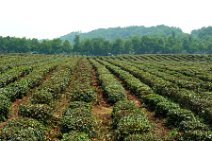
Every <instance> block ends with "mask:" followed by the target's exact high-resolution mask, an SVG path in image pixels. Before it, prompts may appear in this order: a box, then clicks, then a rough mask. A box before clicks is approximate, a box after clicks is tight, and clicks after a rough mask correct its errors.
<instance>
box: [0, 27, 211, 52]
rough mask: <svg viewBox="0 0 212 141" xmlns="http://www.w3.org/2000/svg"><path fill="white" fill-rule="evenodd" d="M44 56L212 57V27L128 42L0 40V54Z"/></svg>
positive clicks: (121, 39)
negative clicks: (156, 54) (166, 55)
mask: <svg viewBox="0 0 212 141" xmlns="http://www.w3.org/2000/svg"><path fill="white" fill-rule="evenodd" d="M29 52H35V53H44V54H61V53H63V54H82V55H111V54H112V55H116V54H154V53H162V54H168V53H207V54H211V53H212V27H208V28H202V29H200V30H194V31H193V32H192V34H185V33H183V34H179V33H175V32H174V31H173V32H172V34H169V35H166V36H164V35H145V36H133V37H128V38H116V39H114V40H106V39H105V38H88V39H80V35H76V36H75V38H74V41H73V42H69V41H67V40H65V41H62V40H61V39H59V38H58V39H53V40H42V41H39V40H37V39H26V38H15V37H0V53H29Z"/></svg>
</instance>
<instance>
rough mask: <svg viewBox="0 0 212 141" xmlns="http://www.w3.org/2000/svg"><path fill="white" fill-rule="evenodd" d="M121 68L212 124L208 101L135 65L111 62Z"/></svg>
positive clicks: (210, 107)
mask: <svg viewBox="0 0 212 141" xmlns="http://www.w3.org/2000/svg"><path fill="white" fill-rule="evenodd" d="M111 63H114V64H115V65H118V66H119V67H120V68H122V69H124V70H126V71H129V72H130V73H131V74H133V75H134V76H136V77H137V78H139V79H140V80H141V81H142V82H144V83H145V84H147V85H149V86H151V87H152V88H153V89H154V90H155V91H156V92H157V93H158V94H160V95H163V96H166V97H169V98H170V99H172V100H173V101H175V102H177V103H180V104H181V105H182V106H184V107H186V108H189V109H190V110H192V111H194V112H196V113H197V114H198V115H200V116H201V117H202V118H204V119H205V121H208V122H210V123H211V122H212V104H211V102H210V100H208V99H200V98H199V97H198V96H197V95H195V94H193V93H192V92H191V91H188V90H185V89H180V88H178V87H176V86H174V85H173V84H172V83H170V82H167V81H165V80H163V79H161V78H159V77H156V76H154V75H151V74H150V73H148V72H144V71H142V70H139V69H138V68H136V67H134V66H133V65H129V64H124V63H120V62H114V61H113V62H111Z"/></svg>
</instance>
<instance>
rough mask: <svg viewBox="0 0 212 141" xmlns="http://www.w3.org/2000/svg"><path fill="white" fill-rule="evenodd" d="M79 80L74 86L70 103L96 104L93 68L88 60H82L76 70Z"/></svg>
mask: <svg viewBox="0 0 212 141" xmlns="http://www.w3.org/2000/svg"><path fill="white" fill-rule="evenodd" d="M75 71H76V72H77V74H76V76H75V77H77V79H76V80H75V83H74V86H73V88H74V89H73V92H72V93H73V94H71V95H70V101H85V102H95V101H96V92H95V89H94V87H93V86H92V66H91V65H90V63H89V62H88V61H87V60H86V59H82V60H81V61H80V64H78V66H77V67H76V68H75Z"/></svg>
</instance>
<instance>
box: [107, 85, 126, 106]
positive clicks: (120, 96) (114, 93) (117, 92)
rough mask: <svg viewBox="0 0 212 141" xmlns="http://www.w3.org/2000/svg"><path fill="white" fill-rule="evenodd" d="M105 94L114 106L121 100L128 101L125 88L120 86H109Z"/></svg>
mask: <svg viewBox="0 0 212 141" xmlns="http://www.w3.org/2000/svg"><path fill="white" fill-rule="evenodd" d="M104 91H105V94H106V96H107V100H108V102H109V103H111V104H114V103H116V102H118V101H120V100H126V95H125V92H124V88H123V87H120V86H119V85H116V84H114V85H107V86H105V87H104Z"/></svg>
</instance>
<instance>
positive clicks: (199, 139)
mask: <svg viewBox="0 0 212 141" xmlns="http://www.w3.org/2000/svg"><path fill="white" fill-rule="evenodd" d="M181 140H182V141H211V140H212V132H211V131H200V130H195V131H191V132H186V133H184V134H183V136H182V138H181Z"/></svg>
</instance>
